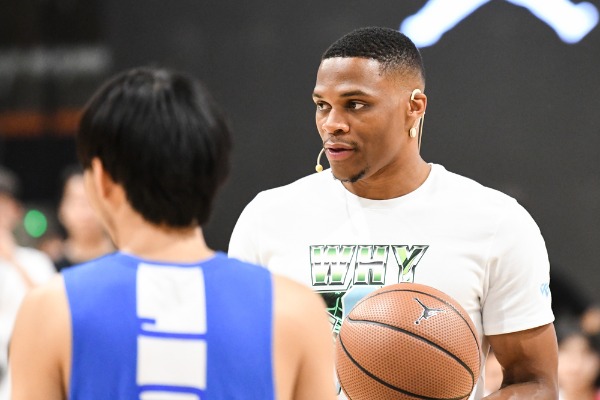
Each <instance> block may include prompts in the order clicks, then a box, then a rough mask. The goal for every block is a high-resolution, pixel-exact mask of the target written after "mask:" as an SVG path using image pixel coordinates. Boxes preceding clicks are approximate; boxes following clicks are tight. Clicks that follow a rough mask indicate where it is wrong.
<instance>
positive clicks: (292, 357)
mask: <svg viewBox="0 0 600 400" xmlns="http://www.w3.org/2000/svg"><path fill="white" fill-rule="evenodd" d="M274 281H275V292H274V293H275V297H274V309H275V329H274V346H273V347H274V351H275V355H274V360H275V379H276V382H277V385H276V386H277V398H278V399H281V400H288V399H289V400H313V399H319V400H335V398H336V396H335V369H334V361H333V350H334V345H333V335H332V333H331V325H330V324H329V321H328V320H327V313H326V310H325V303H324V302H323V299H322V298H321V297H320V296H318V295H317V294H316V293H314V292H313V291H312V290H310V289H309V288H307V287H305V286H303V285H300V284H299V283H296V282H293V281H291V280H289V279H285V278H282V277H277V276H275V278H274Z"/></svg>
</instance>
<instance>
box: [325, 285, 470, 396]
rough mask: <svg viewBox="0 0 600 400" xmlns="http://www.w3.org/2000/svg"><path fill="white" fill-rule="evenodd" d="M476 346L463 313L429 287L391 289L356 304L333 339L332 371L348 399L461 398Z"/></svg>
mask: <svg viewBox="0 0 600 400" xmlns="http://www.w3.org/2000/svg"><path fill="white" fill-rule="evenodd" d="M480 363H481V359H480V344H479V340H478V336H477V332H476V330H475V326H474V324H473V322H472V321H471V319H470V317H469V315H468V314H467V312H466V311H465V310H464V309H463V308H462V307H461V306H460V304H458V302H457V301H455V300H454V299H453V298H451V297H450V296H448V295H447V294H445V293H443V292H441V291H439V290H437V289H435V288H432V287H430V286H426V285H421V284H416V283H399V284H395V285H390V286H385V287H383V288H381V289H379V290H376V291H375V292H373V293H371V294H369V295H368V296H366V297H365V298H363V299H362V300H361V301H360V302H359V303H358V304H356V306H355V307H354V308H353V309H352V310H351V311H350V313H348V315H347V317H346V318H345V320H344V322H343V323H342V326H341V329H340V333H339V336H338V338H337V341H336V370H337V375H338V379H339V381H340V385H341V386H342V389H343V390H344V392H345V393H346V395H347V396H348V398H349V399H351V400H363V399H364V400H378V399H382V400H384V399H385V400H395V399H398V400H417V399H419V400H434V399H435V400H441V399H444V400H450V399H453V400H459V399H468V398H469V395H470V394H471V392H472V391H473V388H474V386H475V384H476V383H477V380H478V378H479V372H480Z"/></svg>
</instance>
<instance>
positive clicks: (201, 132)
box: [77, 67, 231, 228]
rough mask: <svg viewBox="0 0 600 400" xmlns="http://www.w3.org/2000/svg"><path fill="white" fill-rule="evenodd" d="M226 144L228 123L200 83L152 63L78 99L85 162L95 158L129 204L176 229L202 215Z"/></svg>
mask: <svg viewBox="0 0 600 400" xmlns="http://www.w3.org/2000/svg"><path fill="white" fill-rule="evenodd" d="M230 150H231V134H230V131H229V128H228V125H227V123H226V120H225V118H224V115H223V113H222V112H221V110H220V108H219V107H218V106H217V104H216V103H215V101H214V100H213V98H212V96H211V95H210V93H209V92H208V91H207V89H206V88H205V87H204V86H203V85H202V84H201V83H200V82H199V81H198V80H196V79H194V78H192V77H190V76H188V75H186V74H183V73H180V72H176V71H171V70H168V69H159V68H153V67H142V68H134V69H131V70H127V71H124V72H121V73H119V74H117V75H116V76H115V77H113V78H112V79H110V80H109V81H108V82H107V83H105V84H104V85H103V86H102V87H101V88H100V89H99V90H98V91H97V92H96V93H95V94H94V95H93V97H92V98H91V100H90V101H89V102H88V104H87V105H86V106H85V108H84V111H83V115H82V118H81V122H80V127H79V132H78V135H77V155H78V157H79V161H80V163H81V165H82V166H83V168H84V169H88V168H90V166H91V162H92V159H93V158H95V157H98V158H99V159H100V161H101V162H102V165H103V168H104V169H105V170H106V171H107V172H108V174H109V175H110V176H111V178H112V179H113V180H114V181H115V182H117V183H119V184H121V185H122V186H123V187H124V189H125V193H126V195H127V200H128V201H129V203H130V204H131V206H132V207H133V209H134V210H136V211H137V212H139V213H140V214H141V215H142V216H143V218H144V219H146V220H147V221H149V222H151V223H154V224H164V225H167V226H170V227H176V228H181V227H191V226H195V225H202V224H204V223H205V222H206V221H207V220H208V218H209V216H210V212H211V209H212V204H213V200H214V198H215V195H216V192H217V190H218V188H219V187H220V186H221V185H222V184H223V183H224V181H225V179H226V178H227V176H228V174H229V168H230V165H229V155H230Z"/></svg>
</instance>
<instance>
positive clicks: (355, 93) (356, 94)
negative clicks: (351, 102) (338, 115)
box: [340, 90, 369, 97]
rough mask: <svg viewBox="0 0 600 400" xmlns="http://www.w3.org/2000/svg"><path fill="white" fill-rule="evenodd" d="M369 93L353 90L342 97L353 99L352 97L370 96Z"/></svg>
mask: <svg viewBox="0 0 600 400" xmlns="http://www.w3.org/2000/svg"><path fill="white" fill-rule="evenodd" d="M368 95H369V94H368V93H365V92H363V91H362V90H351V91H350V92H345V93H342V94H341V95H340V96H341V97H352V96H368Z"/></svg>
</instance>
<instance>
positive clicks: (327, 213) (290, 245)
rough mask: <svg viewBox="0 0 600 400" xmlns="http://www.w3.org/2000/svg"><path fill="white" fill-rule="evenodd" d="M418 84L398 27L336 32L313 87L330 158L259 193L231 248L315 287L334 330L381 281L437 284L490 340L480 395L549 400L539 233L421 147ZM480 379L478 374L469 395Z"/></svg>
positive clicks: (511, 204)
mask: <svg viewBox="0 0 600 400" xmlns="http://www.w3.org/2000/svg"><path fill="white" fill-rule="evenodd" d="M424 87H425V79H424V69H423V64H422V60H421V57H420V54H419V51H418V50H417V48H416V47H415V46H414V44H413V43H412V42H411V41H410V39H408V38H407V37H406V36H404V35H403V34H401V33H399V32H397V31H394V30H392V29H386V28H363V29H358V30H356V31H353V32H351V33H349V34H347V35H345V36H344V37H342V38H341V39H339V40H338V41H336V42H335V43H334V44H333V45H332V46H331V47H330V48H329V49H328V50H327V51H326V52H325V54H324V55H323V57H322V59H321V64H320V66H319V70H318V73H317V80H316V85H315V88H314V92H313V100H314V102H315V104H316V124H317V129H318V131H319V134H320V136H321V139H322V142H323V149H324V153H325V154H326V156H327V158H328V160H329V164H330V166H331V168H330V169H328V170H326V171H323V172H322V173H317V174H313V175H310V176H307V177H305V178H303V179H300V180H298V181H296V182H294V183H292V184H290V185H287V186H284V187H280V188H276V189H272V190H267V191H265V192H262V193H260V194H259V195H258V196H257V197H256V198H255V199H254V200H253V201H252V202H251V203H250V204H249V205H248V206H247V207H246V209H245V210H244V212H243V213H242V215H241V216H240V218H239V220H238V222H237V224H236V227H235V229H234V232H233V235H232V238H231V241H230V245H229V254H230V256H232V257H238V258H241V259H243V260H247V261H251V262H255V263H259V264H262V265H265V266H267V267H268V268H269V269H270V270H272V271H274V272H276V273H280V274H283V275H286V276H289V277H292V278H294V279H296V280H298V281H300V282H303V283H305V284H307V285H309V286H311V287H312V288H313V289H314V290H315V291H317V292H319V293H321V294H322V295H323V297H324V298H325V300H326V302H327V306H328V312H329V317H330V322H331V324H332V330H333V332H334V333H336V332H338V331H339V327H340V324H341V321H342V320H343V318H344V316H345V314H346V313H347V312H348V311H349V310H350V309H351V308H352V306H353V305H354V304H355V303H356V301H357V300H358V299H360V298H361V297H363V296H364V295H365V294H367V293H369V292H370V291H373V290H375V289H377V288H379V287H381V286H383V285H387V284H393V283H397V282H415V283H421V284H426V285H430V286H433V287H436V288H438V289H440V290H442V291H444V292H446V293H447V294H449V295H450V296H452V297H454V298H455V299H457V300H458V301H459V302H460V304H461V305H462V306H463V307H464V308H465V309H466V310H467V311H468V312H469V315H470V316H471V318H472V319H473V321H474V322H475V325H476V327H477V329H478V331H479V335H480V338H481V339H482V344H483V346H482V359H483V358H485V355H486V354H487V351H488V349H489V346H490V345H491V346H492V347H493V349H494V352H495V354H496V356H497V358H498V360H499V362H500V363H501V364H502V366H503V368H504V380H503V385H502V386H503V387H502V389H501V390H500V391H498V392H496V393H494V394H492V395H490V396H489V397H487V398H489V399H509V398H510V399H515V398H523V399H525V398H526V399H531V398H534V395H535V396H536V397H535V398H536V399H555V398H556V396H557V379H556V370H557V350H556V335H555V332H554V326H553V320H554V317H553V314H552V311H551V307H550V302H551V298H550V291H549V263H548V256H547V252H546V247H545V243H544V240H543V238H542V236H541V234H540V231H539V229H538V227H537V225H536V224H535V222H534V221H533V219H532V218H531V217H530V215H529V214H528V213H527V212H526V211H525V209H524V208H523V207H521V206H520V205H519V204H518V203H517V202H516V201H515V200H514V199H512V198H510V197H508V196H506V195H504V194H502V193H500V192H498V191H495V190H492V189H489V188H486V187H484V186H482V185H480V184H478V183H476V182H474V181H472V180H470V179H468V178H465V177H462V176H459V175H456V174H453V173H451V172H448V171H447V170H446V169H444V167H442V166H441V165H437V164H430V163H427V162H425V161H424V160H423V159H422V158H421V156H420V153H419V149H420V141H421V135H422V129H423V117H424V114H425V109H426V106H427V97H426V96H425V94H424V93H423V91H424ZM319 170H322V167H320V165H317V171H319ZM482 376H483V374H482ZM483 389H484V388H483V384H482V382H481V379H480V382H479V383H478V385H477V387H476V389H475V390H474V392H473V395H472V396H471V398H472V399H480V398H482V396H483Z"/></svg>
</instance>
